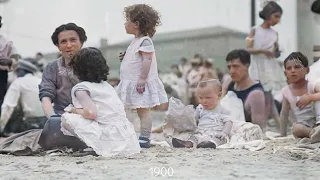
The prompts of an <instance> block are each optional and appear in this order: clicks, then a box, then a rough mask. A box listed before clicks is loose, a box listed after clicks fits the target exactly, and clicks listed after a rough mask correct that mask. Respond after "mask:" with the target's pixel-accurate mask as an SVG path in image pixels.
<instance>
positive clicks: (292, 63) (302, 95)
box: [280, 52, 320, 138]
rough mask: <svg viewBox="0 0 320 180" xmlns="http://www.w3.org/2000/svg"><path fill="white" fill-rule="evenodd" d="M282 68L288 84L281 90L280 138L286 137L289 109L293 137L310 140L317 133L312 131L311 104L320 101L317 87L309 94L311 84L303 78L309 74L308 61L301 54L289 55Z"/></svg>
mask: <svg viewBox="0 0 320 180" xmlns="http://www.w3.org/2000/svg"><path fill="white" fill-rule="evenodd" d="M284 67H285V74H286V76H287V78H288V82H290V84H289V85H287V86H286V87H284V88H283V89H282V93H283V96H284V99H283V104H282V109H281V114H280V133H281V136H286V131H287V122H288V116H289V110H290V109H291V110H292V111H293V114H294V115H295V119H296V122H295V123H294V125H293V126H292V133H293V135H294V136H295V137H297V138H305V137H306V138H311V137H312V136H314V135H316V134H317V133H318V132H315V131H314V130H313V128H314V126H315V125H316V113H315V111H314V107H313V102H315V103H318V102H317V101H319V100H320V93H319V92H320V91H319V90H320V89H319V85H318V86H314V87H315V89H314V90H315V92H314V93H311V94H310V92H311V91H310V90H311V88H310V85H311V83H310V82H308V81H307V80H306V78H305V77H306V74H307V73H308V72H309V67H308V59H307V57H306V56H304V55H303V54H302V53H300V52H293V53H291V54H290V55H289V56H288V57H287V58H286V59H285V61H284ZM316 111H317V110H316Z"/></svg>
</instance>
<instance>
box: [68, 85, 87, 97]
mask: <svg viewBox="0 0 320 180" xmlns="http://www.w3.org/2000/svg"><path fill="white" fill-rule="evenodd" d="M77 91H87V92H88V93H89V95H91V91H90V88H89V87H88V86H87V85H86V83H84V82H81V83H78V84H76V85H75V86H74V87H73V91H72V92H73V95H74V96H75V97H76V92H77Z"/></svg>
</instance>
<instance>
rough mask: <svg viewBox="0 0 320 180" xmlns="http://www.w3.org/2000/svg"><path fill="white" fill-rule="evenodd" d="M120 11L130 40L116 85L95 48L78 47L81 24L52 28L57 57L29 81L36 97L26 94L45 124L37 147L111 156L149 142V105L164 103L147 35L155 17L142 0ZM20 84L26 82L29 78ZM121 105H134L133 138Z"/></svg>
mask: <svg viewBox="0 0 320 180" xmlns="http://www.w3.org/2000/svg"><path fill="white" fill-rule="evenodd" d="M124 13H125V18H126V22H125V29H126V32H127V33H128V34H132V35H134V39H133V41H132V42H131V44H130V45H129V47H128V48H127V50H126V51H125V52H123V53H122V54H120V56H119V58H120V59H121V61H122V64H121V69H120V80H121V81H120V83H119V84H118V87H117V90H115V89H114V88H113V87H112V86H111V85H110V84H109V83H107V79H108V75H109V67H108V65H107V61H106V59H105V58H104V57H103V55H102V53H101V52H100V50H99V49H96V48H93V47H88V48H82V46H83V44H84V43H85V41H86V40H87V36H86V32H85V30H84V29H83V28H82V27H79V26H77V25H76V24H74V23H68V24H63V25H61V26H59V27H57V28H56V30H55V31H54V32H53V34H52V36H51V39H52V42H53V44H54V45H55V46H56V47H57V48H58V49H59V51H60V53H61V57H60V58H58V59H57V60H56V61H54V62H51V63H49V64H47V66H46V67H45V68H44V71H43V74H42V80H40V81H33V82H32V84H34V83H36V84H38V85H39V86H38V88H39V97H34V96H32V97H31V96H27V97H28V98H29V99H33V101H37V99H38V98H39V99H40V101H37V102H41V104H40V105H41V107H42V110H43V111H41V112H42V113H43V116H45V125H44V127H43V130H42V131H41V136H40V138H39V142H38V143H39V145H40V146H41V147H42V148H44V149H51V148H55V147H63V146H67V147H70V148H79V147H80V148H86V147H90V148H92V149H93V151H94V152H95V153H96V154H97V155H103V156H112V155H120V154H123V155H130V154H134V153H138V152H140V148H149V147H150V135H151V128H152V118H151V116H150V108H153V107H155V106H159V105H161V104H165V103H167V102H168V98H167V94H166V92H165V90H164V86H163V84H162V82H161V80H160V79H159V75H158V68H157V61H156V57H155V53H154V52H155V48H154V45H153V42H152V39H151V38H152V36H153V35H154V34H155V29H156V27H157V26H158V25H159V24H160V17H159V14H158V12H157V11H155V10H154V9H153V8H152V7H150V6H148V5H145V4H136V5H132V6H128V7H126V8H125V9H124ZM146 17H148V18H146ZM6 57H8V55H7V56H6ZM4 66H5V67H6V68H8V69H7V70H9V68H11V65H9V64H8V65H4ZM18 79H19V78H18ZM16 81H17V80H16ZM16 81H14V82H16ZM19 81H22V79H20V80H19ZM26 83H27V84H28V85H30V86H31V84H30V81H28V82H26ZM10 87H11V86H10ZM12 87H14V86H12ZM19 88H20V87H19ZM21 88H22V87H21ZM26 89H27V88H25V89H23V91H25V92H26V91H27V90H26ZM10 97H11V96H10ZM34 103H36V102H34ZM30 105H31V104H29V106H30ZM3 107H4V105H3ZM30 107H31V106H30ZM126 109H134V110H136V111H137V113H138V115H139V117H140V120H141V128H140V129H141V131H140V135H139V138H138V137H137V135H136V132H135V130H134V128H133V125H132V124H131V123H130V122H129V120H128V119H127V117H126V111H125V110H126ZM38 124H40V123H38Z"/></svg>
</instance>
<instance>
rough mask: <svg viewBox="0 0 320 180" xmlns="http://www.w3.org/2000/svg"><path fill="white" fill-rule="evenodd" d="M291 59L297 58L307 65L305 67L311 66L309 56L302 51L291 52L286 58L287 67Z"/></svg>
mask: <svg viewBox="0 0 320 180" xmlns="http://www.w3.org/2000/svg"><path fill="white" fill-rule="evenodd" d="M290 60H297V61H299V62H301V64H302V65H303V67H305V68H307V67H309V61H308V58H307V57H306V56H305V55H304V54H302V53H301V52H293V53H291V54H289V56H288V57H287V58H286V59H285V60H284V67H286V64H287V62H288V61H290Z"/></svg>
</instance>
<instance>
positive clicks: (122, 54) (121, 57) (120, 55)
mask: <svg viewBox="0 0 320 180" xmlns="http://www.w3.org/2000/svg"><path fill="white" fill-rule="evenodd" d="M124 55H126V51H125V52H121V53H120V54H119V59H120V61H122V60H123V58H124Z"/></svg>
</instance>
